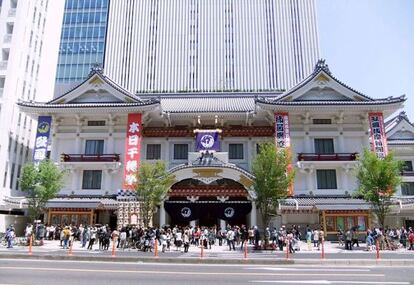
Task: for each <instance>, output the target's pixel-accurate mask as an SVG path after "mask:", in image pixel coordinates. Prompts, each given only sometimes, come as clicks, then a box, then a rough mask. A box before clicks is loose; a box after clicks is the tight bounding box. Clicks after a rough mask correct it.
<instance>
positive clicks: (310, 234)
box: [306, 229, 312, 251]
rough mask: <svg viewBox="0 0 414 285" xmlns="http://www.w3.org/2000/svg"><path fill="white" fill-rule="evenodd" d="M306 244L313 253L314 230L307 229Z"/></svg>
mask: <svg viewBox="0 0 414 285" xmlns="http://www.w3.org/2000/svg"><path fill="white" fill-rule="evenodd" d="M306 243H307V244H308V250H309V251H311V250H312V230H311V229H307V232H306Z"/></svg>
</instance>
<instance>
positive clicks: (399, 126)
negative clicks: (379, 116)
mask: <svg viewBox="0 0 414 285" xmlns="http://www.w3.org/2000/svg"><path fill="white" fill-rule="evenodd" d="M386 131H387V137H388V140H414V126H413V124H411V122H410V121H409V120H408V117H407V115H406V114H405V112H401V113H400V114H398V115H397V116H396V117H394V118H393V119H391V120H390V121H389V123H388V128H387V130H386Z"/></svg>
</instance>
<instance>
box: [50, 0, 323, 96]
mask: <svg viewBox="0 0 414 285" xmlns="http://www.w3.org/2000/svg"><path fill="white" fill-rule="evenodd" d="M107 13H108V18H107V17H106V15H107ZM105 31H106V33H105ZM61 38H62V39H61V49H60V58H59V67H58V69H59V70H58V76H57V83H59V84H58V86H59V85H60V84H62V83H69V82H72V85H73V82H77V81H79V80H81V78H83V77H85V76H86V75H87V74H88V72H89V68H90V66H91V65H92V64H94V63H103V65H104V69H105V74H107V75H108V76H109V77H110V78H112V79H113V80H114V81H115V82H116V83H118V84H120V85H121V86H122V87H124V88H125V89H127V90H128V91H130V92H133V93H135V92H137V91H138V92H148V91H166V92H167V91H211V90H215V91H218V90H275V89H288V88H289V87H292V86H293V85H295V84H296V83H298V82H299V81H300V80H302V79H303V78H304V77H305V76H306V75H308V74H310V73H311V72H312V68H313V65H314V63H315V62H316V61H317V59H318V58H319V43H318V30H317V22H316V3H315V0H254V1H252V0H237V1H236V0H214V1H213V0H176V1H161V0H140V1H130V0H117V1H111V2H110V3H109V2H108V0H84V1H74V0H66V8H65V16H64V23H63V31H62V36H61ZM59 91H60V93H61V91H62V89H59ZM56 93H59V92H56Z"/></svg>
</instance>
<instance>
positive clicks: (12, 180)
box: [9, 163, 16, 189]
mask: <svg viewBox="0 0 414 285" xmlns="http://www.w3.org/2000/svg"><path fill="white" fill-rule="evenodd" d="M15 168H16V165H15V164H14V163H12V167H11V171H10V185H9V188H10V189H13V182H14V169H15Z"/></svg>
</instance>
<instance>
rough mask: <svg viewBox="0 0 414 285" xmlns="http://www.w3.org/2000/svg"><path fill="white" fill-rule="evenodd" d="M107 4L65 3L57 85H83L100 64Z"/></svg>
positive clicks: (91, 0) (104, 0)
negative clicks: (92, 67)
mask: <svg viewBox="0 0 414 285" xmlns="http://www.w3.org/2000/svg"><path fill="white" fill-rule="evenodd" d="M108 8H109V0H84V1H78V0H66V3H65V8H64V16H63V24H62V33H61V39H60V48H59V60H58V68H57V74H56V82H57V83H58V84H65V83H71V82H77V81H82V80H83V79H85V77H86V76H87V75H88V73H89V71H90V68H91V66H92V65H93V64H96V63H98V64H103V60H104V47H105V38H106V27H107V18H108Z"/></svg>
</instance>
